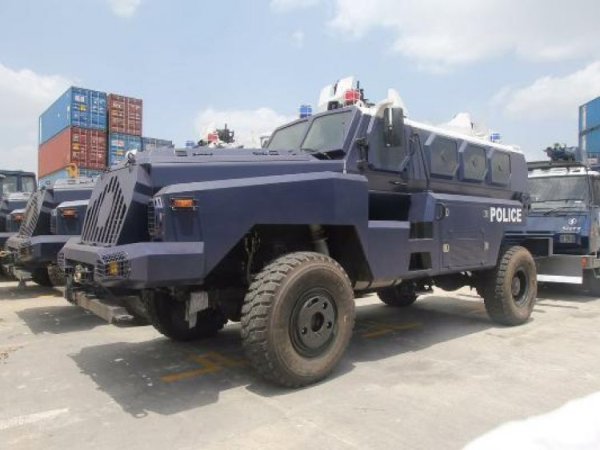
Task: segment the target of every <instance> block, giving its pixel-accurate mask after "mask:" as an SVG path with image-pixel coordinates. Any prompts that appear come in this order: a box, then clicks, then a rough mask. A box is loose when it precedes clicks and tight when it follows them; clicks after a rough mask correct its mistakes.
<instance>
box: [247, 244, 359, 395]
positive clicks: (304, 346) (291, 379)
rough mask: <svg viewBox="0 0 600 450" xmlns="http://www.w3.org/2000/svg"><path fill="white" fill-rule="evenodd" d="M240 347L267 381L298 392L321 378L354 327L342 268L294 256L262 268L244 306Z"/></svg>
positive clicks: (312, 256) (311, 256)
mask: <svg viewBox="0 0 600 450" xmlns="http://www.w3.org/2000/svg"><path fill="white" fill-rule="evenodd" d="M241 322H242V324H241V325H242V333H241V334H242V343H243V346H244V350H245V351H246V356H247V357H248V359H249V360H250V363H251V364H252V366H254V368H255V369H256V370H257V371H258V373H259V374H260V375H262V376H263V377H264V378H266V379H267V380H270V381H272V382H274V383H277V384H280V385H282V386H286V387H300V386H304V385H307V384H311V383H314V382H316V381H319V380H321V379H323V378H325V377H326V376H327V375H328V374H329V373H330V372H331V371H332V370H333V368H334V367H335V366H336V364H337V363H338V362H339V360H340V359H341V357H342V355H343V354H344V351H345V350H346V347H347V346H348V343H349V341H350V338H351V336H352V328H353V326H354V292H353V291H352V285H351V283H350V279H349V278H348V275H346V272H345V271H344V269H343V268H342V267H341V266H340V265H339V264H338V263H337V262H336V261H335V260H333V259H332V258H330V257H328V256H325V255H323V254H320V253H312V252H296V253H290V254H289V255H286V256H282V257H280V258H278V259H276V260H275V261H274V262H273V263H271V264H269V265H268V266H266V267H265V268H264V269H263V270H262V271H261V272H260V273H259V274H258V275H257V276H256V278H255V279H254V282H253V283H252V284H251V286H250V289H249V290H248V293H247V294H246V297H245V299H244V305H243V307H242V320H241Z"/></svg>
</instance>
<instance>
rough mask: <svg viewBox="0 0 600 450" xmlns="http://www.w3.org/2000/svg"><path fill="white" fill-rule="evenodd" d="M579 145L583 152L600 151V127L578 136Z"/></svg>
mask: <svg viewBox="0 0 600 450" xmlns="http://www.w3.org/2000/svg"><path fill="white" fill-rule="evenodd" d="M579 147H580V148H581V150H582V151H583V152H585V153H588V154H590V153H600V128H596V129H595V130H592V131H588V132H586V133H583V134H581V135H580V136H579Z"/></svg>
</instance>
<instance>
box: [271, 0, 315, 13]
mask: <svg viewBox="0 0 600 450" xmlns="http://www.w3.org/2000/svg"><path fill="white" fill-rule="evenodd" d="M319 2H320V0H271V9H273V10H275V11H278V12H287V11H293V10H296V9H304V8H309V7H311V6H314V5H316V4H317V3H319Z"/></svg>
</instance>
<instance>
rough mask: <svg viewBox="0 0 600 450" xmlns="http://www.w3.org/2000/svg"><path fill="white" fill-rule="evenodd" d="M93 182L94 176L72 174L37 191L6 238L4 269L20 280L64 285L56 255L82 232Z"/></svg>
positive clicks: (47, 284)
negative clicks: (69, 240) (68, 177)
mask: <svg viewBox="0 0 600 450" xmlns="http://www.w3.org/2000/svg"><path fill="white" fill-rule="evenodd" d="M94 183H95V181H94V180H93V179H91V178H71V179H65V180H58V181H56V182H54V184H53V185H50V186H43V187H41V188H40V189H39V190H38V191H37V192H35V193H34V194H33V195H32V196H31V197H30V199H29V201H28V203H27V207H26V208H25V211H24V212H23V213H22V222H21V225H20V227H19V230H18V232H17V233H16V234H15V235H13V236H11V237H10V238H9V239H8V241H7V242H6V251H7V253H8V256H6V257H5V258H4V261H3V266H4V268H5V270H6V271H8V272H9V273H12V274H14V276H15V277H16V278H17V279H19V280H21V281H26V280H29V279H32V280H33V281H34V282H35V283H37V284H39V285H41V286H59V285H63V284H64V274H63V272H62V270H61V269H60V268H59V267H58V266H57V264H56V259H57V255H58V252H59V250H60V249H61V248H62V247H63V245H64V244H65V242H67V240H68V239H69V238H70V237H72V236H73V235H77V234H79V233H80V232H81V226H82V224H83V218H84V216H85V210H86V207H87V202H88V199H89V197H90V195H91V193H92V188H93V186H94Z"/></svg>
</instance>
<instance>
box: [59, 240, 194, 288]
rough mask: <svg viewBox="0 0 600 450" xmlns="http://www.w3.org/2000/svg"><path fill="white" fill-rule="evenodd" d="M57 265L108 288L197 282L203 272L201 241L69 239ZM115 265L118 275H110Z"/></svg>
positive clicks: (79, 280) (80, 279) (80, 280)
mask: <svg viewBox="0 0 600 450" xmlns="http://www.w3.org/2000/svg"><path fill="white" fill-rule="evenodd" d="M59 261H60V262H59V264H60V265H61V267H62V268H63V270H64V271H65V272H66V273H67V274H68V275H71V274H72V275H73V279H74V281H75V282H77V283H80V284H86V283H87V284H99V285H101V286H104V287H107V288H124V289H145V288H153V287H166V286H177V285H187V284H198V283H200V282H201V281H202V277H203V275H204V243H203V242H138V243H134V244H126V245H118V246H114V247H96V246H92V245H84V244H81V243H79V238H78V237H77V238H74V239H70V240H69V242H67V244H66V245H65V246H64V247H63V250H62V251H61V255H60V258H59ZM109 264H117V267H118V274H117V275H115V274H114V273H113V274H110V273H109V272H110V270H109V269H108V267H109Z"/></svg>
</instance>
